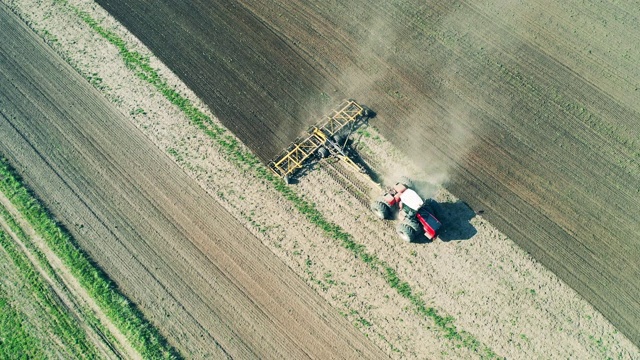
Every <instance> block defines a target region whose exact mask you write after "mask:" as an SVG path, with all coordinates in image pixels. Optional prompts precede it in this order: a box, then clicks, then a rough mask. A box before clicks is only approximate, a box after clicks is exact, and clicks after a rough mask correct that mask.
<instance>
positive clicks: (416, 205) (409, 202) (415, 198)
mask: <svg viewBox="0 0 640 360" xmlns="http://www.w3.org/2000/svg"><path fill="white" fill-rule="evenodd" d="M400 201H402V205H403V206H408V207H410V208H411V209H413V210H415V211H418V209H420V208H421V207H422V204H424V200H422V198H421V197H420V195H418V193H417V192H415V191H413V190H411V189H407V190H405V191H404V192H403V193H402V195H400Z"/></svg>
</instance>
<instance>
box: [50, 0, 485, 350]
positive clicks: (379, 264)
mask: <svg viewBox="0 0 640 360" xmlns="http://www.w3.org/2000/svg"><path fill="white" fill-rule="evenodd" d="M59 2H60V3H64V4H66V5H67V6H68V7H69V8H70V9H72V11H73V12H74V13H76V14H77V15H78V16H79V17H80V18H81V19H82V20H83V21H84V22H85V23H86V24H87V25H89V27H91V28H92V29H93V30H94V31H96V32H97V33H98V34H99V35H101V36H102V37H103V38H105V39H106V40H107V41H109V42H110V43H111V44H113V45H114V46H116V47H117V48H118V50H119V52H120V55H121V57H122V59H123V61H124V63H125V64H126V66H127V67H128V68H129V69H131V70H132V71H133V72H134V73H135V75H136V76H137V77H138V78H140V79H143V80H145V81H147V82H148V83H149V84H151V85H152V86H154V87H155V88H156V89H157V90H158V91H159V92H160V93H161V94H163V95H164V96H165V98H166V99H167V100H169V101H170V102H171V103H172V104H174V105H175V106H177V107H178V108H179V109H180V110H182V112H183V113H184V114H185V115H186V116H187V118H188V119H189V120H190V121H191V123H192V124H193V125H195V126H197V127H198V128H199V129H200V130H202V131H203V132H204V133H205V134H206V135H208V136H209V137H210V138H211V139H212V140H214V141H215V142H216V143H217V144H218V145H219V146H220V148H221V150H222V152H223V154H225V155H226V156H227V157H228V159H229V160H230V161H232V162H233V163H235V164H236V165H237V166H239V167H240V168H244V169H252V170H254V172H255V174H256V176H257V177H258V178H259V179H262V180H266V181H268V182H269V183H271V184H272V185H273V186H274V187H275V189H276V190H277V191H278V192H280V194H281V195H282V196H283V197H285V198H286V199H288V200H289V201H291V202H292V203H293V204H294V206H295V207H296V209H297V210H298V211H299V212H300V213H302V214H303V215H304V216H305V217H306V218H307V220H308V221H309V222H311V223H313V224H315V225H316V226H318V227H319V228H320V229H322V230H323V231H324V232H325V234H326V235H327V236H329V237H330V238H332V239H334V240H336V241H337V242H338V243H339V244H340V245H341V246H343V247H344V248H345V249H347V250H349V251H351V252H352V253H353V254H354V255H355V256H356V257H358V258H360V259H361V260H362V261H364V262H365V263H367V264H368V265H369V267H370V268H371V269H373V270H376V271H378V272H379V273H380V274H381V275H382V276H383V277H384V279H385V280H386V282H387V284H389V285H390V286H391V288H393V289H395V290H396V291H397V292H398V293H399V294H400V295H402V296H403V297H405V298H407V299H409V300H410V301H411V302H412V303H413V305H414V306H415V311H416V312H417V313H418V314H420V315H423V316H426V317H429V318H431V319H432V320H433V321H434V322H435V324H436V325H437V326H438V328H440V329H441V330H442V331H444V333H445V337H446V338H448V339H450V340H452V341H455V342H457V347H461V346H464V347H467V348H469V349H470V350H473V351H476V352H478V353H479V354H480V355H481V356H483V357H487V358H495V357H497V354H496V353H495V352H493V350H491V349H490V348H489V347H487V346H486V345H483V344H481V343H480V342H479V341H478V340H477V339H475V337H474V336H473V335H471V334H470V333H468V332H466V331H463V330H458V329H457V328H456V326H455V325H454V324H453V320H454V319H453V318H452V317H450V316H442V315H440V314H439V313H438V311H437V310H435V309H434V308H431V307H427V306H426V304H425V302H424V300H422V298H421V296H420V295H418V294H416V293H415V292H414V291H413V290H412V289H411V286H410V285H409V284H408V283H407V282H403V281H401V280H400V279H399V278H398V275H397V273H396V271H395V270H394V269H393V268H391V267H390V266H389V265H388V264H387V263H385V262H384V261H382V260H380V259H379V258H378V257H377V256H376V255H375V254H370V253H368V252H367V250H366V248H365V246H364V245H361V244H358V243H356V242H355V241H354V240H353V237H352V236H351V235H350V234H349V233H347V232H345V231H344V230H343V229H342V228H341V227H340V226H338V225H336V224H334V223H332V222H330V221H328V220H326V219H325V218H324V216H323V215H322V214H321V213H320V211H319V210H318V209H317V208H316V205H315V204H313V203H311V202H309V201H307V200H305V199H303V198H302V197H301V196H300V195H298V194H296V193H295V192H294V191H293V190H291V188H290V187H288V186H287V185H286V184H285V183H284V181H282V179H280V178H279V177H277V176H275V175H274V174H273V173H271V171H269V170H268V169H267V168H266V167H265V166H263V165H262V163H261V162H260V160H259V159H258V158H257V157H256V156H255V155H254V154H253V153H251V152H250V151H248V150H245V149H244V148H243V147H242V145H241V144H240V143H239V141H238V140H237V139H236V138H235V137H234V136H233V135H231V134H228V133H227V131H226V129H224V128H223V127H222V126H219V125H217V124H216V123H214V122H213V121H212V119H211V118H210V117H209V116H207V115H206V114H205V113H203V112H202V111H200V110H199V109H198V108H197V107H196V106H195V105H194V104H193V103H192V102H191V101H190V100H189V99H187V98H186V97H184V96H182V95H181V94H180V93H179V92H178V91H177V90H175V89H174V88H173V87H171V86H170V85H168V84H167V82H166V81H165V80H164V79H162V78H161V77H160V75H159V74H158V72H157V71H156V70H155V69H154V68H153V67H151V65H150V63H149V59H148V58H147V57H145V56H142V55H141V54H140V53H138V52H136V51H131V50H129V48H128V47H127V44H126V42H125V41H124V40H123V39H121V38H120V37H119V36H118V35H117V34H115V33H114V32H112V31H110V30H108V29H105V28H103V27H102V26H101V25H100V24H99V23H98V21H96V20H95V19H93V18H92V17H91V16H90V15H89V14H88V13H87V12H84V11H82V10H80V9H78V8H76V7H74V6H72V5H70V4H68V3H67V1H66V0H60V1H59Z"/></svg>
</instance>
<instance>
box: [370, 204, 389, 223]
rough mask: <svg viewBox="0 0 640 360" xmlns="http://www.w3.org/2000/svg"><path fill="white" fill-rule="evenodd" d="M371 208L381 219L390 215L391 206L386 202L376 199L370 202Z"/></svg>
mask: <svg viewBox="0 0 640 360" xmlns="http://www.w3.org/2000/svg"><path fill="white" fill-rule="evenodd" d="M371 210H372V211H373V213H374V214H375V215H376V216H377V217H378V218H380V219H381V220H385V219H388V218H390V217H391V208H390V207H389V205H388V204H387V203H386V202H384V201H382V200H376V201H374V202H372V203H371Z"/></svg>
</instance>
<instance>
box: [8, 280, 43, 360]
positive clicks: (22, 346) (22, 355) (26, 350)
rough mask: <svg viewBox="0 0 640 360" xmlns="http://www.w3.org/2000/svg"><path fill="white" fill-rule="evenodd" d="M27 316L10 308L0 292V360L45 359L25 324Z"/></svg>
mask: <svg viewBox="0 0 640 360" xmlns="http://www.w3.org/2000/svg"><path fill="white" fill-rule="evenodd" d="M26 321H27V316H26V315H25V314H24V313H22V312H20V311H18V310H17V309H15V308H14V307H13V306H11V303H10V302H9V300H8V299H7V295H6V294H5V293H4V292H3V291H1V290H0V359H8V360H11V359H45V358H46V355H45V353H44V352H43V351H42V343H41V342H40V340H39V339H38V338H37V337H35V336H33V335H32V334H31V333H30V332H29V329H27V328H26V326H25V323H26Z"/></svg>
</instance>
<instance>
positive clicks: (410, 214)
mask: <svg viewBox="0 0 640 360" xmlns="http://www.w3.org/2000/svg"><path fill="white" fill-rule="evenodd" d="M411 186H412V184H411V181H409V180H408V179H404V180H401V181H400V182H398V183H396V184H395V185H394V186H393V187H392V188H391V189H388V190H387V192H386V193H385V194H384V195H383V196H382V198H380V199H378V200H376V201H374V202H373V203H372V204H371V210H373V212H374V213H375V214H376V215H377V216H378V217H379V218H380V219H382V220H385V219H391V218H392V216H393V213H394V212H396V211H398V209H399V218H400V219H401V222H400V223H399V224H398V226H397V228H396V231H397V232H398V235H399V236H400V237H401V238H402V240H404V241H406V242H412V241H415V240H416V239H417V238H418V237H419V236H420V234H421V233H424V236H425V237H426V238H427V239H429V240H433V239H435V238H436V237H437V236H438V231H439V230H440V227H441V226H442V224H441V223H440V221H438V219H436V217H435V216H434V215H433V210H432V209H430V208H432V207H433V205H435V204H434V203H435V201H434V200H428V201H427V202H425V201H424V200H423V199H422V198H421V197H420V195H418V193H416V192H415V191H414V190H412V189H411Z"/></svg>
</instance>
